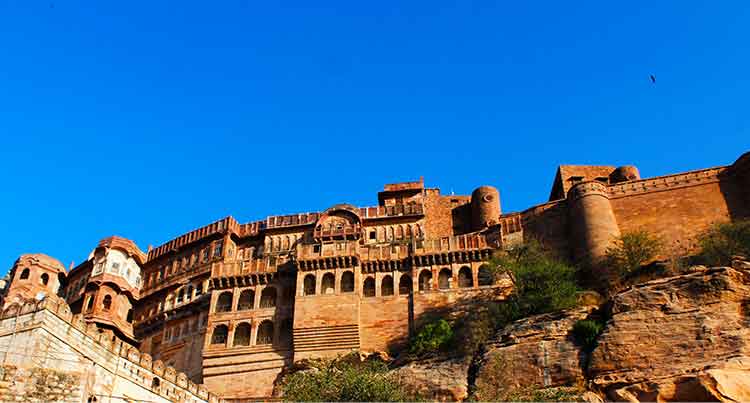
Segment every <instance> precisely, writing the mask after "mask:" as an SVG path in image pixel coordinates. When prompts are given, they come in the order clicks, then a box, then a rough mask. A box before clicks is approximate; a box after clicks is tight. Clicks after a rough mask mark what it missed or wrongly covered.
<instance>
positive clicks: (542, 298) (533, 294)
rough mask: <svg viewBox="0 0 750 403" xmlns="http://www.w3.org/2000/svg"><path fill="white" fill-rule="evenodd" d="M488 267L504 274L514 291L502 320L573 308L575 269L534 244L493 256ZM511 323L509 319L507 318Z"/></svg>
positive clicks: (575, 288) (574, 302)
mask: <svg viewBox="0 0 750 403" xmlns="http://www.w3.org/2000/svg"><path fill="white" fill-rule="evenodd" d="M491 265H492V266H494V267H495V268H496V269H495V270H497V271H499V272H504V273H507V274H508V275H509V276H510V278H511V280H512V281H513V284H514V286H515V290H514V292H513V295H512V296H511V298H510V301H509V302H510V303H511V304H512V305H514V306H510V307H505V308H502V309H504V310H505V312H503V315H502V316H504V317H506V318H516V319H517V318H518V317H525V316H529V315H537V314H542V313H548V312H554V311H559V310H563V309H568V308H572V307H573V306H575V305H576V293H577V292H578V286H577V285H576V269H575V268H573V267H571V266H569V265H568V264H566V263H565V262H563V261H561V260H558V259H556V258H554V257H553V256H551V255H550V254H549V253H547V252H546V251H544V249H542V247H541V246H540V245H539V243H537V242H534V241H532V242H529V243H527V244H524V245H523V246H521V247H519V248H516V249H513V250H510V251H506V252H504V253H502V254H499V255H497V256H495V257H493V259H492V261H491ZM511 320H513V319H511Z"/></svg>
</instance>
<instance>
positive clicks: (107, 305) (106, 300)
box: [102, 295, 112, 311]
mask: <svg viewBox="0 0 750 403" xmlns="http://www.w3.org/2000/svg"><path fill="white" fill-rule="evenodd" d="M102 308H103V309H104V310H105V311H109V309H110V308H112V296H111V295H106V296H105V297H104V301H103V302H102Z"/></svg>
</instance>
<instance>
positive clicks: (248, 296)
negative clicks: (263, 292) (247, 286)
mask: <svg viewBox="0 0 750 403" xmlns="http://www.w3.org/2000/svg"><path fill="white" fill-rule="evenodd" d="M253 306H255V291H253V290H245V291H242V292H241V293H240V301H239V302H238V303H237V309H238V310H240V311H246V310H248V309H253Z"/></svg>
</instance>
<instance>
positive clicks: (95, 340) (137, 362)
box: [0, 298, 221, 403]
mask: <svg viewBox="0 0 750 403" xmlns="http://www.w3.org/2000/svg"><path fill="white" fill-rule="evenodd" d="M58 321H59V322H61V323H56V322H58ZM39 327H41V328H44V329H46V330H47V331H48V332H50V333H52V334H54V335H55V336H56V337H58V338H59V339H60V340H62V341H63V343H67V344H68V345H67V347H69V348H70V349H71V350H72V351H75V352H76V353H77V354H78V355H79V356H80V359H81V363H83V362H84V361H86V362H91V361H93V362H94V363H96V364H98V365H100V366H101V367H103V368H106V369H107V370H108V371H109V372H110V373H112V374H114V375H115V376H119V377H124V378H127V379H128V381H130V382H133V383H136V384H138V385H139V386H140V387H141V388H144V389H147V390H149V391H150V392H151V393H153V394H154V395H156V396H160V397H162V398H164V399H167V400H169V401H180V402H194V403H198V402H211V403H218V402H220V401H221V400H220V399H219V398H218V397H217V396H215V395H213V394H211V393H209V392H208V390H207V389H206V387H205V386H203V385H197V384H195V383H193V382H191V381H190V380H188V377H187V375H185V374H184V373H182V372H178V371H176V370H175V369H174V368H172V367H169V366H166V365H164V363H163V362H162V361H159V360H156V361H153V360H152V359H151V356H150V355H149V354H143V353H141V352H139V351H138V350H137V349H135V348H133V347H131V346H130V345H128V344H126V343H124V342H122V341H121V340H119V339H114V340H113V338H112V337H111V336H110V335H109V334H106V333H101V332H99V329H98V328H97V327H96V326H95V325H94V324H92V323H89V324H86V323H85V322H84V321H83V320H82V319H81V318H80V317H79V316H73V314H72V313H71V311H70V308H69V307H68V305H67V304H66V303H65V302H64V301H62V300H56V299H54V298H47V299H44V300H42V301H38V302H37V301H30V302H26V303H23V304H11V305H10V306H9V307H7V308H6V309H5V310H3V312H2V314H0V338H1V337H2V336H1V335H7V334H9V332H14V333H21V332H24V331H28V330H30V329H33V328H39ZM76 333H77V336H76ZM70 354H72V353H69V354H68V355H70ZM58 355H59V353H58ZM53 361H57V360H53ZM123 361H126V362H123ZM136 368H137V370H136Z"/></svg>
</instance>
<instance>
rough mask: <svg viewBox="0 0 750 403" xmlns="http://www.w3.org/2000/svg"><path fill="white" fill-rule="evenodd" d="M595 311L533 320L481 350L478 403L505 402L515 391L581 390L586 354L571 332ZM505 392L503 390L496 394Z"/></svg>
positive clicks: (517, 324)
mask: <svg viewBox="0 0 750 403" xmlns="http://www.w3.org/2000/svg"><path fill="white" fill-rule="evenodd" d="M595 309H596V307H594V306H587V307H582V308H577V309H573V310H570V311H564V312H558V313H551V314H546V315H537V316H532V317H529V318H526V319H522V320H519V321H516V322H513V323H512V324H511V325H509V326H507V327H506V328H505V329H503V330H502V331H501V332H499V333H498V334H497V336H496V337H495V338H494V339H493V340H492V341H491V342H489V343H488V344H487V345H486V346H485V352H484V354H483V357H482V360H481V362H480V364H479V370H478V372H477V377H476V386H477V391H476V394H477V398H478V399H479V400H498V399H500V400H504V399H505V398H507V397H508V396H512V393H513V391H514V390H524V389H527V388H529V387H540V388H549V387H557V386H565V385H576V384H580V385H582V384H583V383H584V373H583V370H582V366H581V362H585V360H586V353H585V352H584V351H582V350H581V348H580V347H579V346H578V345H577V344H576V342H575V340H574V338H573V335H572V334H571V329H572V328H573V325H574V324H575V323H576V322H577V321H579V320H581V319H585V318H586V317H588V316H589V315H590V314H591V313H592V311H594V310H595ZM500 389H504V390H500Z"/></svg>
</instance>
